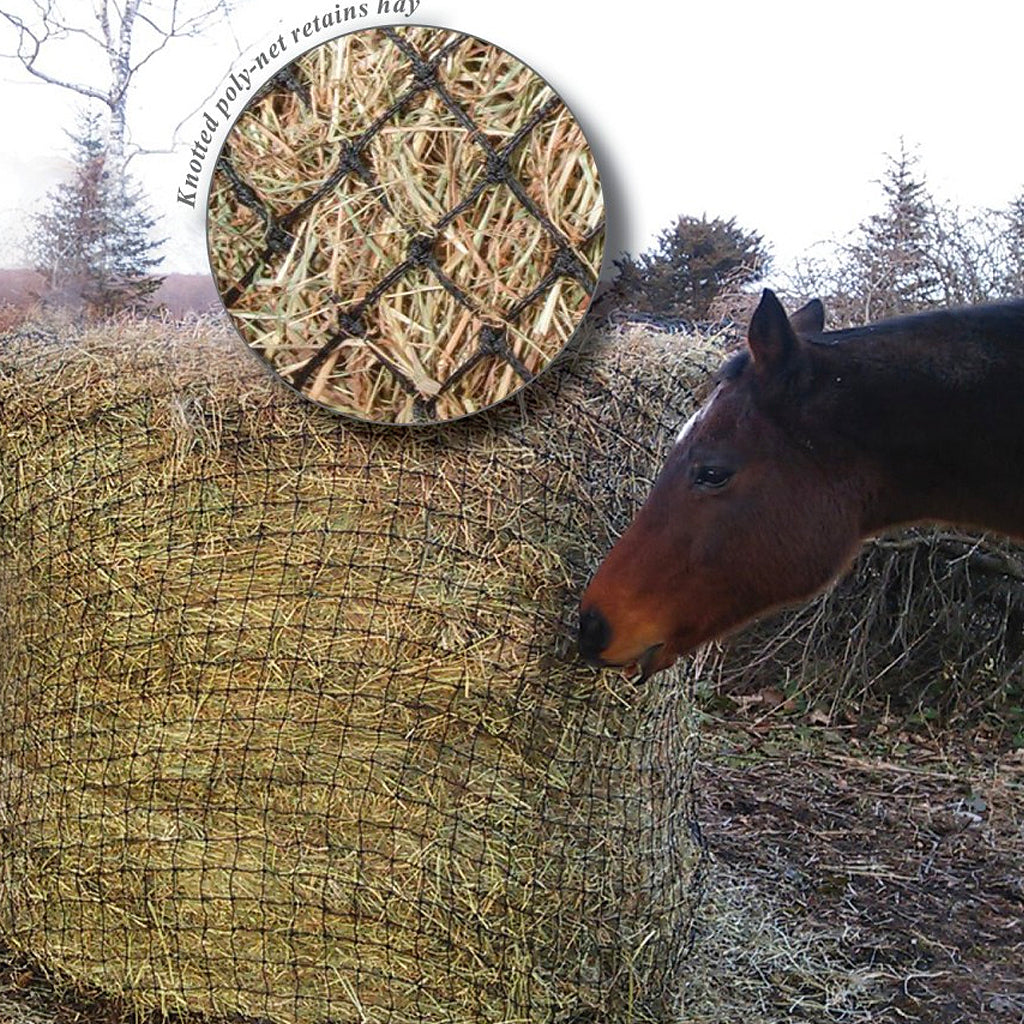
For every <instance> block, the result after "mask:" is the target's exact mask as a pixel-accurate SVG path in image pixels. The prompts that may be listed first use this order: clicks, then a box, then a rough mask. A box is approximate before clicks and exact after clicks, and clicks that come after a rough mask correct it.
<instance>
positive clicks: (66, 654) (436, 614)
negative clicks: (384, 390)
mask: <svg viewBox="0 0 1024 1024" xmlns="http://www.w3.org/2000/svg"><path fill="white" fill-rule="evenodd" d="M625 340H626V341H629V339H625ZM717 361H718V353H717V352H716V351H713V350H709V349H707V348H702V347H700V346H687V344H686V343H685V342H683V343H682V344H679V343H678V342H675V341H672V342H664V343H659V345H658V346H654V347H652V346H651V345H649V344H645V343H644V340H643V338H640V339H639V340H638V339H637V338H634V339H632V341H629V343H628V344H622V345H619V346H612V345H610V344H607V343H604V344H594V345H591V346H590V347H589V348H588V350H587V352H585V353H584V354H583V355H579V356H577V357H576V361H575V362H574V363H573V364H572V365H571V366H570V365H563V366H561V367H559V368H558V369H557V370H553V371H552V373H550V374H549V375H548V376H547V377H546V378H545V379H544V380H542V381H541V382H539V383H538V385H537V386H536V387H535V388H533V389H531V392H530V394H529V399H528V402H527V404H526V407H525V409H524V410H516V409H514V408H510V407H506V408H504V409H503V410H501V411H498V412H496V413H494V414H491V415H489V416H487V417H484V418H480V417H477V418H475V419H474V420H470V421H466V422H465V423H462V424H454V425H450V426H448V427H447V428H444V429H442V428H429V429H428V428H425V429H424V430H423V431H417V432H408V431H399V432H395V431H393V430H388V429H386V428H375V427H372V426H358V425H352V424H350V423H348V422H347V421H345V420H341V419H338V418H335V417H330V416H327V415H325V414H324V413H323V412H322V411H321V410H318V409H317V408H316V407H313V406H310V405H308V404H304V403H301V402H298V401H296V400H295V398H294V396H293V395H292V394H290V393H289V392H288V391H287V390H286V389H283V388H281V387H280V386H278V385H276V384H274V383H273V382H272V381H270V380H268V379H266V377H265V375H264V374H262V373H261V372H260V371H259V369H258V368H257V367H255V366H251V365H249V364H248V363H247V362H245V361H242V363H243V364H242V365H239V359H238V357H237V355H236V353H235V352H234V351H233V347H232V342H231V341H230V339H228V338H227V337H226V336H224V335H222V334H217V333H216V332H214V334H213V335H212V336H211V334H210V332H209V331H208V330H205V329H203V328H201V327H200V328H197V329H196V332H195V334H194V336H191V335H187V334H185V333H184V332H179V333H177V334H175V333H174V332H173V330H172V329H171V328H168V327H160V328H159V329H158V330H156V331H154V328H153V327H152V326H149V327H147V326H145V325H143V326H133V325H131V324H123V325H119V326H117V327H111V328H106V329H104V330H92V331H89V332H87V333H84V334H81V335H79V336H75V337H71V338H65V339H64V340H58V339H56V338H53V337H48V336H47V335H45V334H38V333H33V332H31V331H27V332H20V333H19V334H16V335H13V336H10V337H8V338H6V339H2V340H0V423H2V424H3V434H2V438H0V453H2V458H3V461H2V463H0V465H2V472H0V643H2V645H3V649H4V652H5V656H4V658H3V660H2V662H0V713H2V724H0V844H2V845H0V850H2V852H0V924H2V929H3V932H4V933H5V934H6V936H7V939H8V941H9V942H11V943H12V944H13V945H14V946H16V947H17V948H19V949H23V950H26V951H28V952H30V953H31V954H32V956H33V957H35V958H36V959H37V960H38V961H39V962H40V963H42V964H43V965H45V966H46V967H47V968H48V969H53V970H57V971H59V972H61V973H64V974H66V975H68V976H70V977H72V978H74V979H77V980H78V981H79V982H81V983H83V984H91V985H97V986H99V987H100V988H102V989H104V990H106V991H108V992H115V993H121V994H124V995H125V996H126V998H127V999H128V1000H129V1002H130V1003H131V1004H132V1005H134V1006H136V1007H137V1008H138V1009H139V1010H140V1011H144V1010H148V1009H150V1008H159V1009H162V1010H167V1011H182V1010H191V1011H200V1012H206V1013H210V1014H214V1015H234V1014H240V1015H242V1016H247V1017H253V1016H254V1017H260V1018H266V1019H268V1020H271V1021H281V1022H284V1021H303V1022H305V1021H310V1022H312V1021H321V1020H325V1019H330V1020H332V1021H339V1022H340V1021H364V1022H365V1021H380V1022H383V1021H391V1022H405V1021H410V1022H411V1021H420V1020H431V1021H480V1020H488V1021H495V1022H497V1021H513V1020H514V1021H549V1020H569V1019H572V1020H574V1021H583V1020H601V1021H655V1020H657V1021H665V1020H669V1019H671V1007H672V1005H673V1003H674V1001H675V1000H676V998H677V994H678V989H679V974H680V966H681V963H682V960H683V958H684V956H685V953H686V946H687V940H688V936H689V932H690V924H691V918H692V913H693V904H694V901H695V899H696V894H697V886H696V885H695V881H696V879H697V877H698V874H699V872H698V867H699V862H700V844H699V842H698V840H697V833H696V832H695V824H694V819H693V810H692V794H691V768H692V764H693V757H694V735H693V730H692V726H691V721H690V715H689V709H690V704H689V698H688V686H687V684H686V680H685V678H684V676H682V675H681V674H669V675H661V676H659V677H657V679H656V680H654V681H653V682H652V683H651V684H650V685H645V686H643V687H640V686H636V685H632V684H630V683H628V682H626V681H624V680H621V679H618V678H617V677H615V676H614V675H612V674H610V673H595V672H593V671H592V670H590V669H588V668H586V667H585V666H582V665H580V664H579V663H578V661H577V659H576V658H575V657H574V654H573V651H572V640H571V632H572V620H573V617H574V614H575V601H576V599H577V596H578V593H579V590H580V586H581V584H582V582H583V580H584V579H585V578H586V576H587V574H588V573H589V572H590V571H591V570H592V568H593V566H594V565H595V564H596V562H597V560H598V559H599V558H600V557H601V555H602V554H603V552H604V551H605V550H606V548H607V545H608V544H609V542H610V539H611V536H612V535H613V533H614V532H615V531H617V530H619V529H621V528H622V526H623V525H624V523H625V522H626V520H627V519H628V516H629V515H630V514H631V512H632V510H633V508H634V506H635V501H636V499H637V497H638V496H639V495H641V494H642V493H643V492H645V491H646V489H647V487H648V486H649V484H650V480H651V476H652V474H653V473H654V471H655V470H656V468H657V466H658V464H659V463H660V461H661V457H662V454H663V451H664V448H665V446H666V444H667V439H668V438H670V437H671V433H672V431H673V429H674V428H675V427H677V425H678V422H679V420H680V417H685V416H686V415H687V414H688V412H689V411H690V409H691V408H692V406H693V396H692V394H691V393H690V391H689V390H688V389H687V387H686V384H685V382H686V381H687V380H691V379H702V378H703V377H704V376H705V375H706V373H707V371H708V369H709V368H710V367H711V366H712V365H714V364H715V363H717Z"/></svg>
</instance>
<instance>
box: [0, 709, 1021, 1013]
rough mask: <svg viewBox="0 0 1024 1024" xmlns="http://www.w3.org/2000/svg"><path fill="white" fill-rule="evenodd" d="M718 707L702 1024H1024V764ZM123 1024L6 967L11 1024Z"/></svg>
mask: <svg viewBox="0 0 1024 1024" xmlns="http://www.w3.org/2000/svg"><path fill="white" fill-rule="evenodd" d="M718 704H719V706H718V707H717V708H716V710H714V711H712V710H710V709H709V710H708V712H707V716H708V717H707V722H706V728H705V740H704V749H703V754H702V761H701V775H702V779H701V785H700V800H701V804H702V808H701V819H702V822H703V826H704V831H705V837H706V839H707V842H708V845H709V847H710V849H711V852H712V854H713V862H712V864H711V866H710V868H709V871H708V883H707V893H706V901H705V911H704V914H703V920H702V924H701V935H700V937H699V940H698V943H697V946H696V948H695V951H694V953H693V958H692V961H691V968H690V970H689V972H688V983H687V1006H686V1013H685V1017H684V1019H685V1021H687V1022H689V1024H712V1022H714V1024H733V1022H738V1021H743V1022H744V1024H770V1022H771V1024H774V1022H779V1024H781V1022H784V1021H818V1022H825V1024H827V1022H844V1024H861V1022H865V1024H866V1022H868V1021H871V1022H877V1024H889V1022H891V1024H897V1022H907V1021H920V1022H922V1024H924V1022H934V1024H960V1022H964V1024H967V1022H991V1024H1009V1022H1018V1024H1019V1022H1021V1021H1024V750H1021V749H1015V748H1014V747H1013V746H1012V745H1009V744H1007V743H1006V742H1005V741H1004V736H1003V735H1002V734H1000V733H997V732H996V731H994V730H993V729H991V728H989V727H986V726H979V727H975V728H974V729H973V730H972V731H970V732H969V733H964V732H956V731H949V730H947V731H932V732H930V733H929V732H927V731H922V730H916V731H915V730H912V729H910V728H908V727H907V725H906V723H905V722H904V721H898V720H886V719H885V718H884V716H882V715H881V714H879V715H877V716H871V715H870V712H868V713H862V714H861V716H860V717H859V718H858V720H857V721H855V722H839V723H836V722H823V721H819V720H815V719H816V716H815V715H814V714H813V713H812V714H811V715H800V716H796V715H793V714H791V713H788V712H787V710H786V709H785V707H784V706H781V705H779V706H773V703H772V695H770V694H768V695H760V696H759V697H752V698H746V699H744V701H742V702H728V707H727V708H726V707H723V706H722V705H721V702H718ZM726 710H727V711H728V716H727V717H726V715H725V711H726ZM122 1016H123V1011H122V1007H120V1006H118V1005H117V1004H115V1003H111V1002H109V1001H105V1000H103V999H102V998H99V997H97V996H96V995H95V994H92V993H88V992H81V991H75V990H69V989H67V988H63V987H61V985H60V983H59V982H56V983H55V982H52V981H50V980H48V979H46V978H45V977H44V976H43V975H41V974H40V973H39V972H38V971H36V970H35V969H34V968H33V967H32V966H31V965H30V964H28V963H26V962H25V961H23V960H21V959H19V958H17V957H13V956H9V955H8V956H6V957H4V958H3V969H2V971H0V1021H4V1022H10V1024H70V1022H76V1024H111V1022H113V1021H117V1020H120V1019H122Z"/></svg>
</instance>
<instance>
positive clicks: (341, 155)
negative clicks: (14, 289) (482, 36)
mask: <svg viewBox="0 0 1024 1024" xmlns="http://www.w3.org/2000/svg"><path fill="white" fill-rule="evenodd" d="M208 233H209V245H210V260H211V265H212V268H213V273H214V277H215V279H216V280H217V283H218V288H219V290H220V293H221V296H222V297H223V299H224V304H225V306H226V308H227V310H228V312H229V313H230V314H231V316H232V319H233V320H234V322H235V325H236V327H237V329H238V331H239V333H240V334H241V335H242V337H243V339H244V340H245V341H246V343H247V344H248V345H249V346H250V347H251V349H252V350H253V351H254V352H256V353H257V354H258V355H259V356H260V357H261V358H262V359H263V360H264V361H265V362H266V363H267V365H269V366H270V367H271V368H272V369H273V370H274V371H275V372H277V373H278V374H279V375H280V376H281V377H282V378H283V379H284V380H285V381H287V382H289V383H290V384H292V385H293V386H294V387H296V388H298V389H299V390H300V391H301V392H302V393H303V394H304V395H306V396H307V397H309V398H312V399H314V400H316V401H318V402H320V403H322V404H324V405H326V406H327V407H328V408H331V409H334V410H336V411H338V412H342V413H346V414H348V415H351V416H356V417H359V418H361V419H368V420H374V421H378V422H400V423H408V422H414V421H432V420H447V419H453V418H458V417H461V416H465V415H468V414H470V413H473V412H476V411H478V410H480V409H483V408H486V407H487V406H490V405H492V404H493V403H495V402H498V401H500V400H502V399H503V398H506V397H508V396H509V395H511V394H513V393H514V392H515V391H517V390H519V389H520V388H522V387H523V386H524V385H525V384H527V383H529V382H530V381H532V380H533V379H534V378H535V377H536V375H537V374H538V373H540V372H541V371H542V370H543V369H545V368H546V367H547V366H548V365H549V363H550V362H551V360H552V359H553V358H554V357H555V356H556V355H557V354H558V352H559V351H560V350H561V349H562V347H563V346H564V345H565V344H566V342H567V341H568V340H569V337H570V336H571V335H572V333H573V331H574V330H575V329H576V327H577V325H578V324H579V322H580V320H581V318H582V317H583V314H584V312H585V311H586V308H587V305H588V304H589V302H590V298H591V296H592V295H593V292H594V289H595V288H596V285H597V278H598V272H599V270H600V266H601V259H602V256H603V252H604V205H603V199H602V192H601V186H600V181H599V178H598V173H597V168H596V165H595V163H594V159H593V156H592V154H591V151H590V147H589V146H588V144H587V141H586V139H585V138H584V136H583V132H582V130H581V128H580V126H579V124H578V123H577V121H576V119H575V118H574V117H573V115H572V114H571V112H570V111H569V110H568V108H567V107H566V106H565V104H564V103H563V102H562V101H561V99H559V97H558V96H557V95H556V94H555V93H554V92H553V90H552V89H551V88H550V87H549V86H548V85H547V84H546V83H545V82H544V81H543V79H541V78H540V77H539V76H538V75H537V74H536V73H534V72H533V71H532V70H531V69H530V68H528V67H526V66H525V65H524V64H522V63H521V62H520V61H518V60H516V59H515V58H514V57H512V56H511V55H509V54H507V53H505V52H504V51H503V50H501V49H499V48H498V47H496V46H494V45H492V44H490V43H486V42H483V41H482V40H479V39H474V38H472V37H471V36H465V35H462V34H460V33H457V32H450V31H447V30H443V29H435V28H403V29H392V28H385V29H371V30H366V31H362V32H356V33H353V34H351V35H348V36H343V37H341V38H340V39H336V40H333V41H331V42H330V43H326V44H324V45H322V46H320V47H318V48H316V49H314V50H311V51H310V52H309V53H307V54H305V55H304V56H303V57H301V58H299V59H298V60H297V61H295V62H294V63H292V64H290V65H289V66H288V67H287V68H286V69H284V71H282V72H281V73H280V74H278V75H276V76H275V77H274V79H273V80H272V81H271V82H270V83H268V86H267V87H266V88H265V89H263V90H262V91H261V92H260V93H259V94H258V95H257V96H256V98H255V99H254V100H253V102H252V103H250V104H249V106H248V107H247V108H246V110H245V111H244V112H243V113H242V115H241V117H240V118H239V120H238V121H237V123H236V124H235V125H234V127H233V128H232V129H231V132H230V134H229V135H228V138H227V140H226V142H225V146H224V149H223V151H222V153H221V155H220V157H219V159H218V161H217V169H216V173H215V174H214V179H213V183H212V189H211V193H210V202H209V223H208Z"/></svg>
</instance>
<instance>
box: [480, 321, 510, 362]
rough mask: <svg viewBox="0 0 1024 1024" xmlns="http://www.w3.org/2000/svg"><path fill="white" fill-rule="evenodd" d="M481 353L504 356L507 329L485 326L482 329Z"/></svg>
mask: <svg viewBox="0 0 1024 1024" xmlns="http://www.w3.org/2000/svg"><path fill="white" fill-rule="evenodd" d="M480 352H482V353H487V354H490V355H503V354H504V352H505V329H504V328H503V327H492V326H491V325H490V324H485V325H484V326H483V327H481V328H480Z"/></svg>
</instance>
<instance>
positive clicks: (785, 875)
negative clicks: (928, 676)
mask: <svg viewBox="0 0 1024 1024" xmlns="http://www.w3.org/2000/svg"><path fill="white" fill-rule="evenodd" d="M1005 739H1006V737H1005V735H1004V734H1000V733H997V732H996V731H995V730H992V729H985V728H976V729H974V730H973V731H972V732H971V733H969V734H956V733H953V732H950V731H944V732H943V731H933V732H932V733H931V734H930V735H929V734H928V732H910V731H907V730H906V729H905V727H904V725H903V723H902V722H899V721H893V722H888V723H887V722H886V721H885V720H884V718H883V719H881V720H879V721H877V722H876V723H875V724H874V725H873V726H870V727H869V726H865V725H864V724H863V722H858V723H852V724H850V725H848V726H845V727H838V728H836V727H832V726H830V725H828V724H814V725H811V724H808V723H807V722H806V721H803V720H799V719H798V720H794V721H788V720H786V718H785V717H784V716H783V717H781V718H779V717H777V716H776V715H774V714H773V713H772V712H771V711H767V712H765V711H763V709H762V708H760V707H759V706H758V705H757V703H756V702H754V704H753V706H750V707H747V708H746V709H743V710H741V711H740V712H739V713H738V716H733V717H731V718H730V719H728V720H727V719H723V718H715V719H711V720H709V721H708V723H707V726H706V729H705V741H704V751H703V759H702V765H701V768H702V774H703V779H702V783H701V786H700V788H699V792H700V801H701V820H702V822H703V827H704V832H705V837H706V840H707V843H708V846H709V848H710V851H711V853H712V855H713V858H714V864H715V867H713V868H712V871H711V873H712V874H713V875H715V876H717V878H716V881H715V882H714V883H713V884H712V885H711V886H710V887H709V898H708V909H707V912H706V920H705V926H706V928H707V934H706V935H705V936H704V937H703V943H702V945H703V947H704V948H703V950H701V947H700V946H698V952H697V953H696V958H697V961H698V964H701V963H703V964H704V966H705V968H706V969H705V970H704V971H703V972H702V975H703V977H702V980H700V981H699V982H697V983H695V984H694V985H692V988H693V998H692V1004H691V1006H690V1007H689V1009H690V1011H691V1014H692V1017H693V1019H694V1020H699V1021H701V1022H703V1021H712V1020H716V1021H721V1022H723V1024H725V1022H726V1021H733V1020H736V1021H738V1020H746V1021H748V1022H753V1021H757V1022H758V1024H763V1022H767V1021H787V1020H815V1021H833V1020H834V1021H861V1020H863V1021H874V1022H890V1021H891V1022H897V1021H921V1022H934V1024H959V1022H983V1021H984V1022H992V1024H997V1022H998V1024H1008V1022H1022V1021H1024V749H1014V747H1013V746H1012V745H1011V744H1008V743H1006V742H1005ZM723 901H724V902H723ZM716 915H717V917H718V920H719V922H721V921H724V922H726V923H727V924H728V923H729V922H730V920H731V919H732V918H734V917H736V916H737V915H739V916H740V917H742V918H745V922H746V923H745V925H742V926H741V924H740V923H734V924H733V925H732V926H731V928H728V927H727V928H726V931H727V933H729V936H730V937H731V938H732V940H733V941H732V943H731V944H730V942H729V940H728V938H727V939H726V940H725V941H724V942H723V940H722V937H721V936H717V935H716V934H715V931H714V929H715V925H716ZM759 915H760V917H761V919H762V929H761V932H760V933H758V932H757V929H756V928H754V927H753V923H754V922H755V920H756V919H757V918H758V916H759ZM766 923H767V928H765V927H764V925H765V924H766ZM742 927H745V928H746V929H747V933H748V934H749V935H755V934H759V935H760V938H759V939H758V940H757V941H750V942H747V943H743V942H742V939H743V932H742V930H741V928H742ZM743 946H745V950H744V953H743V954H742V955H741V956H740V957H738V958H737V957H736V953H735V950H736V948H737V947H743ZM759 960H760V962H758V961H759ZM716 972H717V973H718V975H719V979H718V981H717V983H716V981H715V974H716ZM715 1002H717V1003H718V1008H717V1010H716V1009H714V1008H713V1006H712V1004H713V1003H715ZM691 1014H688V1016H690V1015H691Z"/></svg>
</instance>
